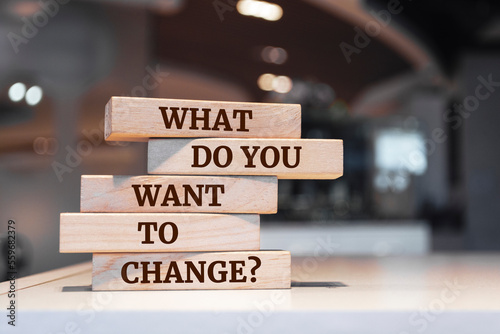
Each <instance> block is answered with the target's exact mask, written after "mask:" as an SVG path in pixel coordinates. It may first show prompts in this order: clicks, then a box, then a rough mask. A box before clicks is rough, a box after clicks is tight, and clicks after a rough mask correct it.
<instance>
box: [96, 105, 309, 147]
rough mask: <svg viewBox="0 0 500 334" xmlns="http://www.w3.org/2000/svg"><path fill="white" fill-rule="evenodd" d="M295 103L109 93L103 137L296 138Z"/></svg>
mask: <svg viewBox="0 0 500 334" xmlns="http://www.w3.org/2000/svg"><path fill="white" fill-rule="evenodd" d="M300 128H301V111H300V105H298V104H279V103H245V102H222V101H197V100H176V99H154V98H137V97H118V96H113V97H112V98H111V100H110V101H109V102H108V104H107V105H106V113H105V138H106V140H123V141H146V140H147V139H148V138H154V137H235V138H245V137H246V138H250V137H251V138H253V137H260V138H300Z"/></svg>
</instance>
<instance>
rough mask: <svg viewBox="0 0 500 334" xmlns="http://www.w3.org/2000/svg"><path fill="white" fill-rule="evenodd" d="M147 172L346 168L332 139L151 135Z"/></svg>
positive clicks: (337, 172)
mask: <svg viewBox="0 0 500 334" xmlns="http://www.w3.org/2000/svg"><path fill="white" fill-rule="evenodd" d="M148 172H149V173H151V174H214V175H224V174H227V175H276V176H277V177H278V178H281V179H335V178H338V177H340V176H341V175H342V173H343V146H342V141H341V140H334V139H240V138H228V139H216V138H204V139H169V140H164V139H163V140H162V139H153V140H150V141H149V145H148Z"/></svg>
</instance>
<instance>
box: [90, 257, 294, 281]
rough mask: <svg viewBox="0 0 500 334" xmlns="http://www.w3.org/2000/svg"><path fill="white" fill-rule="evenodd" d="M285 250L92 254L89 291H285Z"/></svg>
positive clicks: (287, 266) (287, 276)
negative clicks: (90, 288) (90, 286)
mask: <svg viewBox="0 0 500 334" xmlns="http://www.w3.org/2000/svg"><path fill="white" fill-rule="evenodd" d="M290 260H291V258H290V252H286V251H254V252H213V253H136V254H130V253H117V254H116V253H115V254H94V255H93V270H92V290H200V289H289V288H290V262H291V261H290Z"/></svg>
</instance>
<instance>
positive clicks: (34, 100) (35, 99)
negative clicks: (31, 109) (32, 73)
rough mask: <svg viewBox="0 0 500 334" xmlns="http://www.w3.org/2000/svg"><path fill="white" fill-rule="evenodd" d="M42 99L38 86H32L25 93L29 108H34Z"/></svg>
mask: <svg viewBox="0 0 500 334" xmlns="http://www.w3.org/2000/svg"><path fill="white" fill-rule="evenodd" d="M42 97H43V92H42V89H41V88H40V87H38V86H33V87H31V88H30V89H28V91H27V92H26V103H28V104H29V105H30V106H35V105H37V104H38V103H39V102H40V101H41V100H42Z"/></svg>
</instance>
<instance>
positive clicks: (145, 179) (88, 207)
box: [80, 175, 278, 213]
mask: <svg viewBox="0 0 500 334" xmlns="http://www.w3.org/2000/svg"><path fill="white" fill-rule="evenodd" d="M81 180H82V182H81V201H80V211H81V212H214V213H276V211H277V208H278V180H277V179H276V177H272V176H219V177H218V176H191V175H190V176H179V175H176V176H165V175H161V176H159V175H145V176H121V175H82V179H81Z"/></svg>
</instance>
